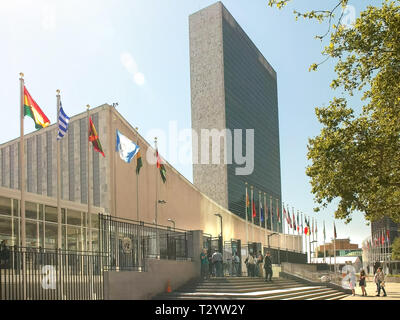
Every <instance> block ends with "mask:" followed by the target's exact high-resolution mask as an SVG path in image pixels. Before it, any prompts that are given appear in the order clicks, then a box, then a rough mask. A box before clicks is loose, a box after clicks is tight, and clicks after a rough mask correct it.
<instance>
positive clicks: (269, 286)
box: [153, 277, 348, 300]
mask: <svg viewBox="0 0 400 320" xmlns="http://www.w3.org/2000/svg"><path fill="white" fill-rule="evenodd" d="M347 296H348V295H347V294H345V293H343V292H340V291H338V290H334V289H331V288H327V287H325V286H309V285H305V284H302V283H300V282H297V281H294V280H290V279H283V278H279V279H278V278H275V279H273V281H272V282H264V280H263V279H261V278H246V277H231V278H212V279H210V280H205V281H200V282H196V283H191V284H187V285H186V286H184V287H181V288H179V289H178V290H176V291H173V292H171V293H165V294H161V295H158V296H156V297H154V298H153V299H155V300H340V299H343V298H345V297H347Z"/></svg>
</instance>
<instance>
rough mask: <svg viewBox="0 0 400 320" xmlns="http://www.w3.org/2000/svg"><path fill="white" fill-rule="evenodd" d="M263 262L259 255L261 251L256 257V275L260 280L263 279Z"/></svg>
mask: <svg viewBox="0 0 400 320" xmlns="http://www.w3.org/2000/svg"><path fill="white" fill-rule="evenodd" d="M263 262H264V257H263V255H262V253H261V251H259V252H258V256H257V267H256V268H257V275H258V276H259V277H260V278H262V277H263Z"/></svg>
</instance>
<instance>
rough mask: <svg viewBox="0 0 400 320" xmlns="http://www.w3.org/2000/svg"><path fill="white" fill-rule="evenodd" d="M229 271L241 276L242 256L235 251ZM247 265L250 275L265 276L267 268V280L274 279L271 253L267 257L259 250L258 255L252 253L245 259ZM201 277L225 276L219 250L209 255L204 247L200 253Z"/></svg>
mask: <svg viewBox="0 0 400 320" xmlns="http://www.w3.org/2000/svg"><path fill="white" fill-rule="evenodd" d="M229 262H230V263H229V264H228V265H229V268H228V269H230V270H229V273H230V275H231V276H240V275H241V272H240V263H241V261H240V257H239V256H238V254H237V252H236V251H234V252H233V254H232V259H229ZM244 263H245V264H246V267H247V274H248V276H249V277H263V269H264V270H265V281H272V261H271V257H270V253H269V252H267V253H266V255H265V257H264V256H263V255H262V254H261V251H259V253H258V255H257V256H255V254H253V253H251V254H249V256H248V257H247V258H246V260H245V261H244ZM200 264H201V277H202V279H209V278H210V276H215V277H223V276H224V264H223V257H222V254H221V253H220V252H219V251H218V250H214V252H213V254H212V255H209V254H208V252H207V249H203V251H202V252H201V254H200Z"/></svg>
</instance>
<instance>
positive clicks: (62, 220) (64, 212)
mask: <svg viewBox="0 0 400 320" xmlns="http://www.w3.org/2000/svg"><path fill="white" fill-rule="evenodd" d="M66 219H67V217H66V210H65V209H64V208H61V223H62V224H66V223H67V221H66Z"/></svg>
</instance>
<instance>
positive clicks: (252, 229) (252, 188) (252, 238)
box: [250, 186, 254, 242]
mask: <svg viewBox="0 0 400 320" xmlns="http://www.w3.org/2000/svg"><path fill="white" fill-rule="evenodd" d="M250 189H251V241H252V242H254V217H253V205H254V187H253V186H251V187H250Z"/></svg>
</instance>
